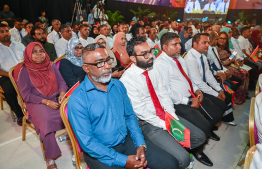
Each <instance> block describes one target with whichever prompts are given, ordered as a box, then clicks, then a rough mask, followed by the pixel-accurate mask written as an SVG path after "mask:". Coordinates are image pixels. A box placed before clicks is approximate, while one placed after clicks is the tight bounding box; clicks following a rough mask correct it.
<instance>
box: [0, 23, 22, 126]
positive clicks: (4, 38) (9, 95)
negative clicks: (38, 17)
mask: <svg viewBox="0 0 262 169" xmlns="http://www.w3.org/2000/svg"><path fill="white" fill-rule="evenodd" d="M10 39H11V35H10V32H9V30H8V27H7V26H6V25H4V24H0V86H1V87H2V88H3V90H4V96H5V99H6V102H7V103H8V104H9V106H10V107H11V109H12V110H13V111H14V113H15V114H16V117H17V124H18V125H19V126H22V119H23V116H24V114H23V112H22V110H21V107H20V106H19V104H18V101H17V93H16V91H15V89H14V87H13V85H12V82H11V80H10V79H9V75H8V72H9V70H10V69H11V68H12V67H14V66H15V65H17V64H18V63H20V62H22V61H23V60H24V50H25V46H24V45H23V44H22V43H20V42H16V41H11V40H10Z"/></svg>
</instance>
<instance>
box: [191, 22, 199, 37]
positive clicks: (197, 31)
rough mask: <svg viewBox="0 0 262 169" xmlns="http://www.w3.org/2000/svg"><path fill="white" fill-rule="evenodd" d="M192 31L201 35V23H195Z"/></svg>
mask: <svg viewBox="0 0 262 169" xmlns="http://www.w3.org/2000/svg"><path fill="white" fill-rule="evenodd" d="M191 27H192V30H193V34H194V35H195V34H197V33H200V23H199V22H197V21H195V22H194V23H193V24H192V25H191Z"/></svg>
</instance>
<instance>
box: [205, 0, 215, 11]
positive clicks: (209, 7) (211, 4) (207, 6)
mask: <svg viewBox="0 0 262 169" xmlns="http://www.w3.org/2000/svg"><path fill="white" fill-rule="evenodd" d="M209 9H210V11H214V12H215V10H216V5H215V4H214V3H213V0H209V1H208V3H207V4H206V5H205V6H204V11H209Z"/></svg>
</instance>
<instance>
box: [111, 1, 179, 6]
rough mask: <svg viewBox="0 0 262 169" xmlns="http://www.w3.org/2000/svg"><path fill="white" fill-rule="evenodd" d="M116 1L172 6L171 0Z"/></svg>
mask: <svg viewBox="0 0 262 169" xmlns="http://www.w3.org/2000/svg"><path fill="white" fill-rule="evenodd" d="M115 1H121V2H131V3H139V4H147V5H159V6H170V4H171V3H170V0H115ZM176 1H178V0H176ZM182 1H183V0H182Z"/></svg>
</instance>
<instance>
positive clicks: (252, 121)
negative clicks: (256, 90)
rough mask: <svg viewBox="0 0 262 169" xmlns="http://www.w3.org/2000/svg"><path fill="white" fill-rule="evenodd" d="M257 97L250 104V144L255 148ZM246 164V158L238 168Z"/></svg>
mask: <svg viewBox="0 0 262 169" xmlns="http://www.w3.org/2000/svg"><path fill="white" fill-rule="evenodd" d="M255 99H256V98H255V97H252V98H251V104H250V111H249V119H248V132H249V142H250V147H253V146H255V145H256V142H255ZM244 163H245V158H244V159H242V160H241V161H240V162H239V163H238V166H242V165H243V164H244Z"/></svg>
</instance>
